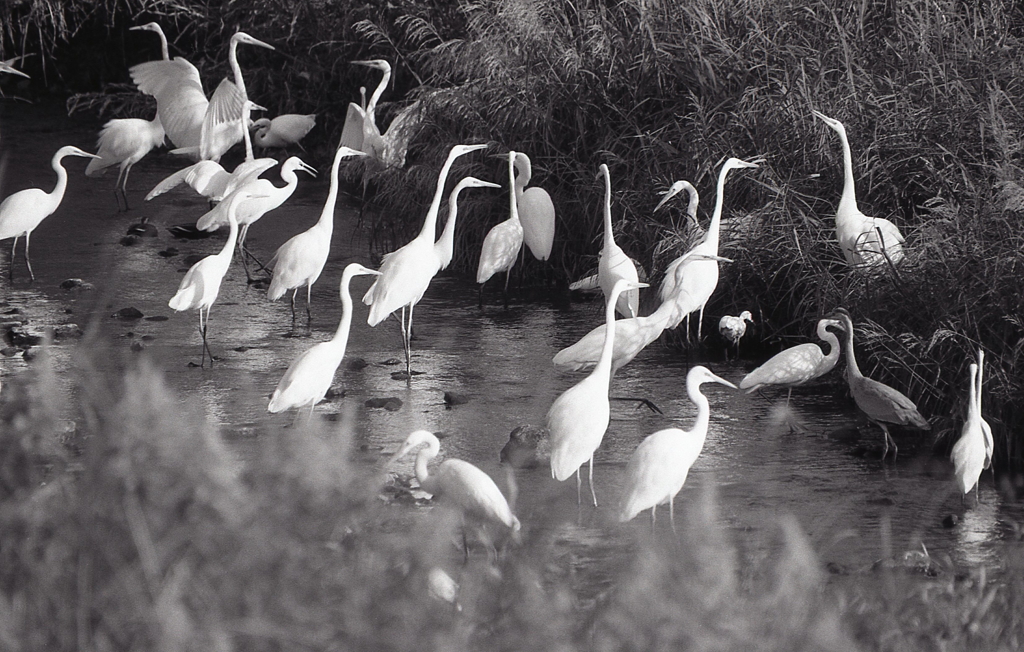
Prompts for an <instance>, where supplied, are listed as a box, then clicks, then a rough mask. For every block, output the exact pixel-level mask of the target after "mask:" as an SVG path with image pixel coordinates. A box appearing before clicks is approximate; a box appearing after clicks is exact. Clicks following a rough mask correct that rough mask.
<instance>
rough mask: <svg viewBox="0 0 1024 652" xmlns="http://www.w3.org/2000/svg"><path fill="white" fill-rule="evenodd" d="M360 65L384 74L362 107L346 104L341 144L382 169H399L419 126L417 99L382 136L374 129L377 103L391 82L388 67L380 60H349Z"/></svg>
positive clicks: (403, 163)
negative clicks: (360, 152)
mask: <svg viewBox="0 0 1024 652" xmlns="http://www.w3.org/2000/svg"><path fill="white" fill-rule="evenodd" d="M352 63H354V64H358V65H360V66H368V67H370V68H376V69H378V70H380V71H381V72H383V73H384V76H383V78H382V79H381V80H380V84H378V85H377V88H376V90H374V91H373V95H371V96H370V101H369V103H368V104H367V105H366V108H365V109H364V108H362V107H360V106H359V105H358V104H355V103H350V104H349V105H348V113H347V114H346V116H345V126H344V127H343V128H342V132H341V144H342V145H345V146H346V147H351V148H352V149H358V150H360V151H362V152H366V153H367V154H369V155H370V156H372V157H373V158H374V159H376V160H378V161H380V162H381V163H383V164H384V165H385V166H386V167H402V166H404V165H405V153H406V150H407V149H408V148H409V141H410V140H411V139H412V136H413V135H414V133H415V131H416V129H417V128H418V127H419V124H420V119H421V117H420V107H421V104H420V102H419V100H417V101H416V102H413V103H412V104H410V105H409V106H407V107H406V108H404V109H402V111H401V112H399V114H398V115H396V116H395V118H394V119H393V120H392V121H391V124H390V125H389V126H388V129H387V132H385V133H384V134H383V135H382V134H381V133H380V129H378V128H377V102H378V101H379V100H380V97H381V95H383V94H384V89H385V88H387V85H388V82H389V81H390V80H391V64H390V63H388V62H387V61H385V60H384V59H373V60H371V61H353V62H352Z"/></svg>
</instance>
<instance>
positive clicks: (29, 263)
mask: <svg viewBox="0 0 1024 652" xmlns="http://www.w3.org/2000/svg"><path fill="white" fill-rule="evenodd" d="M31 236H32V234H31V233H25V264H26V265H28V275H29V277H30V278H31V279H32V280H33V281H35V280H36V275H35V273H34V272H33V271H32V259H31V258H29V255H28V241H29V238H30V237H31Z"/></svg>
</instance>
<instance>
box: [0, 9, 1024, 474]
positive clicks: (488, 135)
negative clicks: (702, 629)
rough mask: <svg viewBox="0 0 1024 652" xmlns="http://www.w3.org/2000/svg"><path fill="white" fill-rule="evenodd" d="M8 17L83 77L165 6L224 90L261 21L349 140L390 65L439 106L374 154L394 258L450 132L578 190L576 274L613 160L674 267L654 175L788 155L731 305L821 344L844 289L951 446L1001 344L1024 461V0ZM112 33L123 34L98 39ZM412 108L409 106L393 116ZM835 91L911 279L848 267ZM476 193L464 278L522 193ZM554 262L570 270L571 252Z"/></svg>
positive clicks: (762, 195)
mask: <svg viewBox="0 0 1024 652" xmlns="http://www.w3.org/2000/svg"><path fill="white" fill-rule="evenodd" d="M0 12H3V14H5V15H0V18H3V19H5V20H3V23H2V24H3V25H4V30H5V31H4V33H3V42H2V44H3V51H4V55H3V56H8V54H10V53H12V52H13V51H14V50H17V53H20V52H22V51H26V52H37V51H38V52H41V53H42V55H43V56H41V57H39V58H37V59H36V60H35V61H34V62H33V60H32V59H29V60H28V61H27V63H26V65H25V68H26V69H27V70H29V71H30V72H32V73H33V74H34V75H35V76H37V77H42V78H43V79H51V80H52V79H53V78H54V77H55V76H58V75H59V76H60V79H61V83H60V84H56V91H55V92H69V91H94V90H97V89H98V88H100V87H102V86H103V85H104V84H106V83H108V82H113V81H117V82H124V81H126V75H125V72H124V71H125V70H126V67H127V65H128V63H129V62H134V61H136V60H138V59H137V58H136V57H137V55H136V54H135V53H134V52H129V49H128V48H127V46H126V45H125V40H124V39H125V37H124V34H126V32H125V31H124V30H125V28H126V27H127V26H128V25H130V24H135V23H138V22H141V21H142V20H148V19H151V18H156V19H159V20H161V21H162V22H164V24H165V27H166V28H167V30H168V31H169V32H171V33H172V34H177V37H176V38H175V44H174V47H175V48H176V49H177V50H178V51H180V52H182V53H184V54H186V55H187V56H188V57H189V58H190V59H191V60H192V61H194V62H195V63H197V65H199V66H200V67H201V68H202V69H203V70H204V72H205V73H206V74H207V75H208V76H209V78H210V80H211V81H210V82H208V84H207V86H208V87H212V80H213V79H216V78H217V77H219V76H220V75H221V74H223V72H224V68H223V56H224V55H223V52H224V49H225V43H226V39H227V37H228V36H229V35H230V33H232V32H233V31H234V30H235V28H236V27H241V28H244V29H246V30H249V31H251V32H252V33H254V34H257V35H259V36H260V37H261V38H265V39H266V40H268V41H271V42H273V43H274V44H276V45H277V46H278V48H279V52H277V53H269V52H257V53H247V54H246V55H245V56H246V61H245V67H246V69H247V70H251V71H253V74H250V75H249V78H251V79H252V82H251V83H250V84H249V90H250V93H251V94H252V96H253V97H254V98H257V99H258V100H259V101H260V103H261V104H264V105H266V106H268V107H270V108H271V109H272V112H285V111H296V112H303V113H304V112H311V111H315V112H317V113H318V114H319V115H320V116H321V123H322V125H323V127H324V129H325V131H326V132H327V133H329V134H331V137H330V138H327V139H323V141H322V142H334V140H335V137H336V134H337V133H339V132H340V123H341V120H342V119H343V116H344V113H345V107H346V105H347V103H348V102H349V101H352V100H353V99H354V98H355V97H356V93H355V88H357V87H358V86H359V85H370V86H372V84H373V83H374V82H375V79H372V80H368V79H367V77H366V73H365V70H363V69H362V68H359V67H353V66H349V65H348V64H347V61H349V60H351V59H354V58H365V57H368V56H383V57H386V58H388V59H390V60H392V61H393V62H395V63H396V82H395V86H394V88H392V89H389V91H388V94H387V95H386V96H385V99H386V100H387V99H401V100H402V101H406V100H409V99H412V98H414V97H415V98H420V99H422V100H423V101H424V105H425V107H426V113H427V121H426V125H425V126H424V128H423V130H422V131H421V132H420V134H419V136H418V137H417V139H416V141H415V142H414V143H413V146H412V149H411V151H410V155H409V160H410V164H409V165H408V166H407V168H406V169H405V170H377V169H370V170H366V171H364V170H362V168H361V167H359V166H356V167H354V168H351V169H350V172H349V174H350V175H351V177H350V178H351V179H353V180H354V179H356V178H359V177H362V178H363V179H364V183H365V184H366V185H365V188H366V191H367V192H368V193H369V196H371V197H372V198H373V200H374V202H375V204H376V205H377V207H378V209H379V210H378V211H377V212H374V213H373V214H374V216H375V217H374V220H375V221H374V229H375V234H376V236H375V239H374V242H375V243H376V245H377V247H378V248H379V249H380V250H382V251H383V250H387V249H388V248H390V247H392V246H393V245H394V243H396V242H401V241H404V240H405V239H406V238H407V237H408V236H409V234H410V233H412V232H413V231H415V229H418V228H419V219H420V216H421V215H422V213H423V209H424V206H425V204H426V202H427V201H428V199H427V198H428V197H429V195H430V191H429V188H430V187H431V185H432V183H433V175H434V174H435V170H436V164H437V161H439V160H440V159H441V158H442V157H443V152H444V151H445V150H446V149H447V147H448V146H449V145H450V144H451V143H453V142H456V141H461V142H466V141H471V140H473V141H480V140H489V141H494V142H496V143H499V144H500V146H504V147H510V148H514V149H517V150H522V151H526V152H528V153H529V154H530V155H531V157H532V158H533V161H534V165H535V179H536V181H537V182H538V183H539V184H541V185H543V186H544V187H545V188H546V189H548V190H549V191H550V192H551V193H552V195H553V196H554V198H555V203H556V206H557V208H558V211H559V224H558V235H557V244H556V250H555V254H554V257H553V269H554V272H553V275H554V278H555V279H557V280H558V281H560V282H564V281H566V280H572V279H574V278H576V277H579V276H582V275H584V274H585V273H586V272H587V271H588V270H589V269H591V268H593V267H594V265H595V254H596V251H597V249H598V247H599V245H598V238H599V231H600V222H599V220H598V219H597V216H598V215H599V214H600V212H599V206H600V201H601V193H600V192H599V185H598V183H597V182H596V181H595V180H594V177H593V175H594V172H595V170H596V169H597V166H598V164H599V163H601V162H607V163H608V164H609V166H610V167H611V169H612V179H613V187H614V189H615V206H616V208H615V215H616V224H617V228H618V233H617V240H618V242H619V243H620V244H621V245H622V246H623V247H624V249H626V250H627V251H629V252H631V254H632V255H633V256H634V257H636V258H637V259H638V260H640V262H641V263H642V264H643V266H644V268H645V269H646V270H647V272H648V274H649V275H650V276H651V277H652V278H653V279H655V281H656V282H657V280H658V278H659V274H660V273H661V271H662V270H663V269H664V267H665V265H666V264H667V262H668V261H670V260H671V259H672V258H673V257H675V256H676V255H678V254H679V253H680V252H681V251H682V250H683V249H684V248H685V245H686V243H687V242H688V235H687V234H686V232H685V229H684V228H683V226H682V224H683V220H682V219H681V217H680V213H679V212H678V211H675V212H673V211H668V212H667V213H666V214H665V215H664V216H662V215H652V214H651V209H652V208H653V206H654V205H655V203H656V201H657V195H656V194H655V193H656V192H657V191H658V190H660V189H664V188H665V187H667V186H668V185H669V183H670V181H671V180H673V179H676V178H683V177H685V178H689V179H690V180H692V181H694V182H695V183H696V184H697V186H698V188H700V189H701V190H702V191H703V193H704V197H705V202H704V203H705V206H706V205H707V204H708V203H710V201H711V200H712V199H713V198H712V196H711V194H712V189H713V179H714V177H715V172H716V170H717V167H718V165H719V164H720V162H721V161H722V160H723V159H724V158H725V157H727V156H730V155H736V156H743V157H747V158H752V157H754V156H764V157H766V158H767V163H766V164H765V165H764V166H762V169H761V170H759V171H758V172H757V173H754V174H748V175H744V176H743V177H742V178H736V179H734V180H732V181H731V182H730V186H729V191H728V193H729V196H728V203H727V204H728V205H727V217H730V218H733V221H732V222H731V225H730V227H729V228H728V229H727V232H726V234H725V236H724V237H723V253H724V254H725V255H728V256H730V257H731V258H733V259H734V260H735V261H736V262H735V264H732V265H728V266H726V267H725V269H724V272H723V279H722V282H721V283H720V285H719V290H718V292H717V293H716V295H715V296H714V297H713V299H712V303H711V305H709V307H708V312H709V314H710V315H719V314H725V313H731V314H736V313H738V312H739V311H740V310H743V309H751V310H752V311H753V312H754V314H755V319H756V320H757V322H758V324H759V333H758V334H759V336H760V337H761V339H762V342H764V343H765V345H766V346H767V347H769V348H772V347H776V346H780V345H782V344H788V343H790V342H792V341H796V340H803V339H806V338H807V337H808V336H809V334H810V333H811V332H812V329H813V322H814V321H815V320H816V319H817V318H818V317H819V316H821V315H823V314H825V313H827V312H829V311H830V310H831V309H833V308H834V307H836V306H838V305H843V306H846V307H847V308H848V309H850V310H851V312H852V313H853V315H854V316H855V320H856V322H857V323H858V326H859V327H860V330H859V332H858V338H859V342H860V345H861V346H862V347H863V350H864V351H865V354H864V355H863V358H864V361H865V362H864V363H862V366H864V367H865V371H867V372H869V373H870V374H871V375H872V376H873V377H876V378H879V379H881V380H884V381H886V382H889V383H891V384H893V385H894V386H897V387H900V388H901V389H903V390H904V391H905V393H907V394H908V395H910V396H912V397H914V398H915V399H916V400H917V402H918V405H919V407H920V408H921V410H922V412H923V413H924V414H925V415H926V416H929V417H930V418H931V420H932V421H933V423H934V424H935V425H936V426H937V427H936V432H937V433H938V435H939V445H940V448H941V447H943V446H947V447H948V446H949V445H951V443H952V440H953V439H954V438H955V435H956V434H957V432H958V425H959V423H960V420H961V414H962V408H961V406H962V405H963V402H964V400H965V392H964V391H963V387H964V385H965V379H966V369H967V364H968V363H969V360H970V357H971V356H972V355H973V351H975V350H976V348H977V347H978V346H982V347H984V348H985V350H986V351H987V352H988V353H989V356H988V360H989V361H990V363H989V368H988V369H987V372H986V378H987V384H986V388H985V391H986V395H985V403H986V406H987V409H986V418H987V419H988V420H989V422H990V423H991V424H992V427H993V430H994V432H995V436H996V441H997V450H996V464H997V465H999V466H1000V467H1004V468H1005V467H1007V466H1013V467H1015V468H1020V467H1021V465H1022V464H1024V438H1022V436H1021V433H1022V432H1024V309H1022V307H1024V306H1022V304H1024V293H1021V292H1020V288H1019V279H1020V277H1021V273H1022V271H1024V235H1022V231H1021V229H1020V228H1019V224H1020V219H1021V213H1022V211H1024V181H1022V180H1021V176H1022V175H1021V174H1020V145H1019V140H1020V134H1021V133H1024V115H1022V113H1021V111H1020V109H1019V106H1020V99H1021V98H1022V97H1024V89H1022V86H1021V84H1022V82H1021V80H1022V79H1024V74H1022V73H1024V49H1022V41H1021V38H1022V35H1024V14H1022V10H1021V8H1020V6H1019V4H1018V3H1013V2H1010V1H1009V0H995V1H993V2H990V3H987V4H986V5H985V7H984V8H976V7H973V6H969V5H964V4H963V3H957V2H953V1H952V0H949V1H940V2H924V1H922V2H909V3H895V4H893V3H874V2H870V3H860V4H856V5H850V4H849V3H842V2H832V1H831V0H826V1H824V2H818V3H806V2H801V1H798V0H789V1H786V2H770V1H768V0H746V1H744V2H735V3H727V2H722V1H721V0H698V1H696V2H687V3H674V2H664V3H657V2H653V3H652V2H639V1H636V2H621V3H614V4H613V5H610V6H609V5H608V4H607V3H603V2H594V1H589V0H587V1H583V2H567V1H562V0H483V1H482V2H477V3H472V4H461V5H450V4H448V3H430V2H425V1H424V2H416V1H412V0H409V1H406V2H398V3H389V4H388V5H387V7H386V8H378V7H377V5H376V3H359V2H339V3H330V4H319V3H302V2H285V1H270V0H253V2H249V3H242V2H236V3H229V4H228V5H227V6H226V7H223V6H220V5H217V6H216V7H211V6H207V4H205V3H200V2H166V1H163V0H134V1H133V2H129V3H108V2H101V1H99V0H97V1H95V2H91V3H58V2H54V1H52V0H34V1H33V2H29V3H20V4H8V5H5V6H4V8H3V9H0ZM111 36H114V37H115V38H111ZM98 37H103V38H107V39H108V40H109V41H111V42H113V43H119V44H120V47H119V48H113V49H104V50H102V51H99V50H96V48H95V47H94V44H95V42H96V39H97V38H98ZM133 43H134V41H133ZM153 47H154V48H155V44H154V45H153ZM111 52H113V53H114V54H113V55H112V54H111ZM118 52H120V54H118ZM65 61H71V62H73V63H64V62H65ZM282 61H284V62H285V65H282ZM34 67H35V68H34ZM45 71H49V77H47V76H46V75H45V74H44V72H45ZM54 85H55V84H54V83H52V82H51V86H54ZM108 90H109V88H108ZM113 90H115V91H116V90H118V87H114V88H113ZM108 95H109V94H108ZM115 96H116V97H122V96H121V95H120V94H116V93H115ZM125 97H127V96H125ZM131 97H135V96H134V95H132V96H131ZM108 99H109V98H108ZM122 99H123V98H122ZM133 101H137V100H133ZM113 104H117V102H113ZM400 106H401V102H399V103H397V104H396V105H390V106H389V105H388V104H387V103H385V106H384V110H383V119H384V120H385V121H386V120H387V119H388V117H389V112H390V111H393V110H394V108H396V107H400ZM812 108H814V109H818V110H821V111H823V112H824V113H826V114H828V115H831V116H834V117H837V118H839V119H841V120H842V121H843V122H844V123H845V124H846V126H847V129H848V131H849V133H850V136H851V140H852V147H853V151H854V163H855V168H856V170H855V176H856V178H857V183H858V189H859V195H860V199H861V203H862V208H864V210H865V212H866V213H868V214H873V215H877V216H880V217H888V218H891V219H892V220H893V221H894V222H896V223H897V224H898V225H899V226H900V228H901V229H902V230H903V233H904V234H905V235H906V236H907V238H908V243H907V251H908V259H907V261H906V263H905V264H904V265H903V266H901V268H900V270H899V273H898V275H896V276H894V277H892V278H888V279H885V280H875V281H867V280H865V279H863V278H858V277H856V276H854V275H852V274H851V273H850V271H849V270H848V269H847V268H846V266H845V265H844V263H843V262H842V258H841V256H840V254H839V251H838V247H837V246H836V244H835V242H834V235H833V231H832V226H833V224H832V220H831V216H832V214H833V212H834V209H835V206H836V203H837V201H838V196H839V191H840V187H841V180H842V174H841V170H842V166H841V157H840V150H839V145H838V142H837V140H836V139H835V137H834V134H833V133H831V132H830V131H829V130H828V129H826V128H825V127H824V126H823V125H821V124H820V123H816V122H815V121H814V119H813V118H812V116H811V113H810V111H811V109H812ZM472 165H473V166H476V167H475V168H474V167H472V166H469V167H467V169H466V173H472V174H475V175H476V176H487V175H489V176H490V177H494V178H504V173H503V171H502V165H501V163H500V162H497V161H494V162H489V163H480V162H476V163H473V164H472ZM410 188H413V189H415V192H410ZM474 202H475V203H474V204H473V205H471V206H467V211H466V217H465V218H460V232H459V234H458V240H459V244H458V248H457V251H461V252H464V253H463V255H461V256H457V258H456V262H455V266H456V267H457V268H458V269H460V270H462V271H463V272H465V271H469V270H472V269H473V268H474V267H475V264H476V260H475V256H474V255H472V254H471V253H467V252H474V251H476V250H477V249H478V245H479V243H480V241H481V240H482V238H483V234H484V233H485V232H486V230H487V229H488V228H489V227H490V226H491V225H492V224H493V223H495V222H496V219H495V217H494V216H495V215H497V214H499V213H500V212H502V211H504V210H506V209H505V203H504V200H502V199H500V198H495V199H493V200H487V201H486V202H485V201H484V200H479V199H477V200H474ZM487 202H489V203H487ZM706 210H707V209H706V208H705V211H706ZM531 270H532V272H533V273H534V274H535V275H536V276H538V277H541V276H547V277H548V278H551V274H552V271H551V268H544V267H543V266H541V265H539V264H536V263H532V264H531Z"/></svg>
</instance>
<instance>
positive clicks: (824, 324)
mask: <svg viewBox="0 0 1024 652" xmlns="http://www.w3.org/2000/svg"><path fill="white" fill-rule="evenodd" d="M830 327H831V328H843V323H842V322H841V321H839V320H837V319H820V320H818V330H817V333H818V339H820V340H822V341H824V342H826V343H827V344H828V345H829V348H828V354H825V353H822V351H821V347H820V346H818V345H817V344H815V343H814V342H806V343H804V344H797V345H796V346H791V347H789V348H788V349H786V350H784V351H780V352H779V353H776V354H775V355H774V356H772V357H771V358H770V359H769V360H768V361H767V362H765V363H764V364H762V365H761V366H760V367H758V368H757V369H754V370H753V371H751V372H750V373H749V374H747V375H746V376H744V377H743V380H741V381H740V389H742V390H746V392H747V393H748V394H749V393H751V392H753V391H755V390H758V389H760V388H762V387H767V386H769V385H781V386H782V387H787V388H789V391H788V392H787V394H786V405H789V397H790V395H792V393H793V388H794V387H797V386H799V385H803V384H804V383H807V382H809V381H811V380H814V379H815V378H817V377H819V376H824V375H825V374H827V373H828V372H830V371H832V368H833V367H835V366H836V362H838V361H839V338H837V337H836V335H835V333H833V332H832V331H830V330H828V329H829V328H830Z"/></svg>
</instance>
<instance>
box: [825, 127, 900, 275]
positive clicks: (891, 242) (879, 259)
mask: <svg viewBox="0 0 1024 652" xmlns="http://www.w3.org/2000/svg"><path fill="white" fill-rule="evenodd" d="M811 113H813V114H814V117H816V118H818V119H820V120H821V121H822V122H824V123H825V124H826V125H828V126H829V127H830V128H831V129H832V130H833V131H835V132H836V133H837V134H839V140H840V142H841V143H842V145H843V195H842V198H841V199H840V200H839V207H838V208H837V209H836V238H837V239H838V240H839V248H840V249H842V251H843V257H844V258H846V263H847V264H848V265H850V267H853V268H855V269H869V270H870V269H878V268H883V269H884V268H886V267H887V266H888V265H887V263H886V260H885V259H886V258H888V259H889V261H890V262H891V263H892V264H893V265H896V264H899V262H900V261H902V260H903V235H902V234H901V233H900V230H899V229H898V228H897V227H896V225H895V224H893V223H892V222H890V221H889V220H887V219H884V218H880V217H868V216H867V215H865V214H864V213H862V212H860V208H858V207H857V191H856V188H855V187H854V181H853V154H852V153H851V152H850V141H849V139H848V138H847V137H846V127H844V126H843V123H842V122H839V121H838V120H836V119H835V118H830V117H828V116H826V115H825V114H823V113H821V112H820V111H811Z"/></svg>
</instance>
